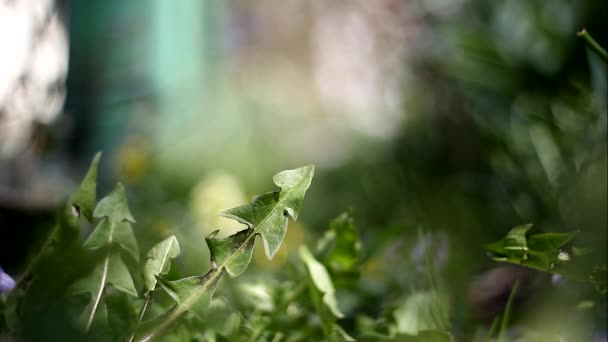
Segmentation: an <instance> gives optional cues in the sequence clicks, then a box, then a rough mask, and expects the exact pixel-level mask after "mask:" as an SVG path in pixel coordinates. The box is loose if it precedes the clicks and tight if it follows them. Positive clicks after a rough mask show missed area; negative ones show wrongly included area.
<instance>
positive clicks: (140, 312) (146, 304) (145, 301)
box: [128, 292, 152, 342]
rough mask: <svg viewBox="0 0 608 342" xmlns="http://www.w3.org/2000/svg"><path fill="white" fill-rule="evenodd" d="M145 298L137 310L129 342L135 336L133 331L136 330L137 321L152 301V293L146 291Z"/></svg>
mask: <svg viewBox="0 0 608 342" xmlns="http://www.w3.org/2000/svg"><path fill="white" fill-rule="evenodd" d="M145 297H146V299H145V300H144V304H143V305H142V307H141V309H140V310H139V317H138V318H137V322H136V323H135V327H133V332H132V333H131V336H130V337H129V340H128V341H129V342H132V341H133V339H134V338H135V332H136V331H137V327H138V326H139V323H141V320H142V319H143V318H144V314H145V313H146V309H148V305H150V302H151V301H152V293H151V292H148V293H146V295H145Z"/></svg>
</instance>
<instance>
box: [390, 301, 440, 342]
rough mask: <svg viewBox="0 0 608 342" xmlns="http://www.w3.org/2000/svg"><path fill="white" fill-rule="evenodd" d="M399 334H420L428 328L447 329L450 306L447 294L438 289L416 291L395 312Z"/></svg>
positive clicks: (396, 328) (396, 327)
mask: <svg viewBox="0 0 608 342" xmlns="http://www.w3.org/2000/svg"><path fill="white" fill-rule="evenodd" d="M393 317H394V318H395V323H396V325H395V330H396V332H397V333H399V334H409V335H414V336H416V335H418V334H419V333H420V332H422V331H427V330H447V329H448V328H449V326H450V307H449V301H448V297H447V295H445V294H444V293H442V292H439V291H437V290H428V291H420V292H415V293H413V294H411V295H410V296H408V297H407V298H406V299H405V301H404V302H403V303H402V304H401V305H399V307H398V308H397V309H396V310H395V311H394V312H393Z"/></svg>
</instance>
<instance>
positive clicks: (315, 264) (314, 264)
mask: <svg viewBox="0 0 608 342" xmlns="http://www.w3.org/2000/svg"><path fill="white" fill-rule="evenodd" d="M299 252H300V258H301V259H302V261H304V264H305V265H306V269H307V271H308V275H309V276H310V279H311V281H312V284H313V285H314V287H315V288H316V289H317V290H319V291H320V292H321V294H322V301H323V304H324V305H325V306H326V307H327V308H328V309H329V311H330V312H331V313H332V314H333V315H334V316H335V317H336V318H342V317H344V314H343V313H342V312H341V311H340V309H339V308H338V301H337V300H336V296H335V295H336V294H335V292H336V291H335V289H334V285H333V283H332V281H331V278H330V277H329V273H328V272H327V269H326V268H325V266H323V264H321V263H320V262H319V261H317V260H316V259H315V258H314V257H313V256H312V254H311V253H310V251H309V250H308V248H306V246H302V247H300V251H299Z"/></svg>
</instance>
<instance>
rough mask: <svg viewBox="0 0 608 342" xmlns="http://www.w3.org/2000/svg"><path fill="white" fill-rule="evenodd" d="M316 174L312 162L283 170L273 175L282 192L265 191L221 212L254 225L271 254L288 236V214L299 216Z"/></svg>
mask: <svg viewBox="0 0 608 342" xmlns="http://www.w3.org/2000/svg"><path fill="white" fill-rule="evenodd" d="M313 175H314V166H313V165H308V166H305V167H301V168H299V169H295V170H287V171H282V172H280V173H278V174H276V175H275V176H274V177H273V181H274V183H275V184H276V185H277V186H279V187H280V188H281V191H280V192H269V193H265V194H263V195H260V196H258V197H257V198H255V199H254V201H253V202H252V203H250V204H246V205H243V206H240V207H236V208H232V209H229V210H226V211H224V212H222V213H221V215H222V216H224V217H227V218H231V219H235V220H237V221H239V222H241V223H243V224H246V225H248V226H249V227H250V228H254V232H255V233H256V234H260V235H261V236H262V238H263V239H264V250H265V251H266V256H268V258H272V257H273V256H274V254H275V253H276V252H277V250H278V249H279V246H280V244H281V242H282V241H283V238H284V237H285V233H286V231H287V216H291V218H292V219H294V220H296V219H297V218H298V214H299V213H300V208H301V206H302V201H303V200H304V194H305V193H306V190H307V189H308V187H309V186H310V183H311V181H312V177H313Z"/></svg>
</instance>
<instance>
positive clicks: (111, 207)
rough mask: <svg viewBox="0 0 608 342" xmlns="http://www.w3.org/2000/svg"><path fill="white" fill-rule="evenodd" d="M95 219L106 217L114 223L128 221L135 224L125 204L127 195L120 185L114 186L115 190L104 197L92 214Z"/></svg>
mask: <svg viewBox="0 0 608 342" xmlns="http://www.w3.org/2000/svg"><path fill="white" fill-rule="evenodd" d="M93 216H94V217H95V218H104V217H107V218H109V219H110V220H111V221H114V222H122V221H129V222H131V223H135V219H134V218H133V215H131V211H129V205H128V204H127V193H126V191H125V187H124V186H122V184H120V183H118V184H116V188H114V190H113V191H112V192H111V193H110V194H109V195H108V196H106V197H104V198H103V199H102V200H101V201H99V203H98V204H97V207H96V208H95V212H93Z"/></svg>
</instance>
